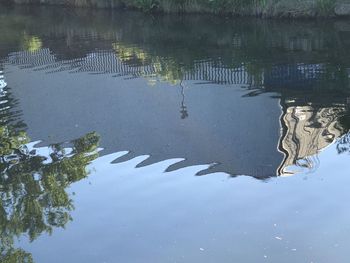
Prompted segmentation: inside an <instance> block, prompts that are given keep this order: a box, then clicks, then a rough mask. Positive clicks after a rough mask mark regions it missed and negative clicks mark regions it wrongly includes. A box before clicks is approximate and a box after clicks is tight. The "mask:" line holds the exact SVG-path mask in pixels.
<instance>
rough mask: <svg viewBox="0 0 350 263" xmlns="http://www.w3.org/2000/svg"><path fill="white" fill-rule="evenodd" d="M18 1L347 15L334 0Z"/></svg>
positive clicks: (254, 13) (184, 10)
mask: <svg viewBox="0 0 350 263" xmlns="http://www.w3.org/2000/svg"><path fill="white" fill-rule="evenodd" d="M8 1H9V2H11V3H21V4H23V3H24V4H53V5H64V6H78V7H93V8H131V9H139V10H143V11H146V12H182V13H225V14H231V15H241V16H242V15H248V16H264V17H315V16H335V15H336V14H339V15H347V14H348V11H349V10H348V8H349V6H348V4H346V3H345V4H344V3H343V1H337V0H40V1H39V0H8Z"/></svg>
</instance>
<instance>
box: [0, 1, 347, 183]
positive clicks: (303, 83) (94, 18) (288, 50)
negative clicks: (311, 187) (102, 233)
mask: <svg viewBox="0 0 350 263" xmlns="http://www.w3.org/2000/svg"><path fill="white" fill-rule="evenodd" d="M3 10H5V11H2V12H3V16H2V17H1V18H0V19H1V24H0V27H1V29H2V32H4V33H3V36H4V38H3V40H2V42H1V43H2V49H1V52H2V54H1V56H2V57H3V58H4V59H5V61H6V62H5V64H6V65H12V66H13V65H15V66H17V67H19V68H21V69H31V70H33V72H40V73H43V72H44V73H48V74H47V75H49V76H48V77H47V80H45V79H42V82H43V83H48V85H54V84H52V83H50V82H49V81H48V80H49V78H50V76H51V78H54V76H53V74H54V73H59V72H60V73H62V72H66V73H67V72H69V73H72V74H76V75H75V76H76V78H77V79H79V76H80V75H81V76H82V73H84V72H87V73H90V74H97V75H100V74H104V75H106V77H107V76H110V77H112V76H113V77H122V78H121V79H123V80H125V79H130V81H133V80H134V79H135V78H141V77H142V78H144V79H146V80H147V83H148V84H149V85H150V86H152V85H155V84H159V83H160V84H161V85H173V86H176V87H178V88H180V89H181V96H179V101H178V102H177V104H176V109H174V111H176V114H177V115H176V116H177V117H178V118H179V113H178V111H179V109H178V107H179V106H178V105H179V104H180V118H179V119H180V120H173V121H168V116H170V115H171V112H170V111H171V109H172V108H171V106H168V105H167V107H165V106H164V107H163V108H161V107H160V106H158V105H159V104H160V103H158V104H157V103H155V102H154V98H153V97H152V95H149V94H148V91H147V92H146V91H144V90H143V91H140V92H141V93H142V92H143V93H142V94H141V93H140V94H135V93H133V91H132V90H133V89H123V90H122V91H120V90H118V89H117V88H116V94H115V95H113V96H115V97H118V96H120V97H123V98H128V99H129V103H126V102H125V100H123V101H117V103H119V104H120V106H118V107H119V108H118V109H116V112H114V114H115V115H116V116H114V118H115V119H113V120H111V121H110V122H107V121H106V123H104V124H103V125H105V126H108V127H112V126H111V125H113V124H112V123H111V122H112V121H113V123H114V122H115V123H118V124H120V127H123V129H124V130H126V134H128V136H125V135H124V136H123V135H121V136H120V137H118V138H117V139H118V140H117V141H118V143H120V145H118V147H117V148H114V149H111V152H113V151H118V150H120V149H127V150H131V151H132V152H134V154H135V155H140V154H150V155H151V157H150V158H149V160H148V161H147V162H145V163H144V164H145V165H146V164H149V163H152V162H156V161H159V160H164V159H169V158H173V157H184V158H186V161H184V162H183V163H182V164H179V165H177V166H174V167H171V168H170V170H171V169H176V168H179V167H180V166H185V165H191V164H199V163H213V162H215V163H218V165H215V166H212V167H211V168H210V169H209V170H208V171H205V172H203V173H202V174H205V173H210V172H215V171H224V172H227V173H229V174H231V175H233V176H235V175H240V174H245V175H251V176H254V177H257V178H267V177H270V176H276V175H290V174H294V173H296V172H298V171H300V170H303V171H305V170H306V171H313V170H315V169H316V168H317V165H318V159H317V154H318V153H319V152H320V151H321V150H322V149H324V148H325V147H326V146H328V145H330V144H332V143H334V142H336V143H338V148H339V153H341V152H345V151H346V150H345V149H347V148H346V147H347V146H346V144H347V139H346V138H347V136H344V135H345V134H346V133H347V132H348V131H349V125H348V124H347V123H348V122H347V119H348V116H349V107H348V104H349V99H348V98H349V97H350V85H349V72H350V56H349V52H347V50H348V49H349V48H350V23H349V22H348V21H333V22H332V21H328V22H322V21H302V22H295V21H261V20H255V19H221V18H218V17H212V16H195V15H193V16H180V17H179V16H176V17H175V16H157V17H151V16H145V15H143V14H140V13H133V12H130V13H129V12H124V13H118V12H103V11H99V12H94V11H91V10H90V11H83V10H75V11H69V10H65V15H64V16H61V15H60V14H61V12H62V11H61V10H60V9H55V8H36V9H35V10H33V9H31V8H15V9H7V10H6V9H3ZM8 14H9V15H8ZM38 18H39V19H38ZM42 21H45V23H43V22H42ZM14 23H15V24H16V26H17V28H18V30H16V31H13V30H11V27H12V25H13V24H14ZM45 81H46V82H45ZM100 81H105V80H100ZM133 85H134V84H133ZM133 85H131V86H133ZM101 86H103V85H101ZM185 86H186V103H185V88H184V87H185ZM222 87H225V89H223V88H222ZM199 88H201V89H202V90H203V92H202V91H199ZM226 88H231V89H232V90H235V89H240V90H241V91H242V90H244V91H245V92H244V93H243V94H240V95H237V94H238V93H235V92H233V91H229V90H228V89H226ZM38 89H39V88H38ZM76 89H79V87H76ZM192 90H193V91H192ZM208 90H210V91H208ZM88 92H91V91H87V90H86V89H84V90H82V91H81V94H82V95H81V96H85V94H86V93H87V94H88V95H89V93H88ZM119 92H120V93H119ZM169 93H170V92H169ZM190 93H191V94H190ZM91 94H92V93H91ZM101 94H102V95H101V96H103V91H102V92H101ZM194 94H195V95H194ZM204 94H205V95H204ZM161 95H162V96H164V97H166V96H165V95H164V93H162V94H161ZM177 95H178V93H177ZM89 96H90V95H89ZM108 96H110V95H108ZM147 96H148V97H147ZM238 96H239V98H238ZM91 97H93V95H91ZM194 97H195V98H194ZM106 98H107V95H106ZM48 99H50V98H48ZM133 99H135V100H136V101H140V103H135V104H133V103H132V101H133ZM148 99H149V100H148ZM52 100H53V99H52ZM67 100H69V98H67ZM159 100H161V98H160V99H159ZM277 100H279V101H278V102H277V103H276V101H277ZM141 102H142V103H141ZM143 102H144V104H143ZM92 103H95V101H92ZM113 103H116V102H115V101H114V102H113ZM113 103H112V104H113ZM72 104H74V103H72ZM276 105H277V106H278V107H276ZM80 106H81V105H80ZM98 107H101V108H103V107H104V104H103V103H101V104H98V105H97V106H96V108H98ZM145 108H148V109H153V110H154V112H161V113H159V114H158V115H157V116H156V117H154V115H152V112H151V110H150V111H145V110H144V109H145ZM188 108H189V109H191V114H189V113H188ZM198 108H200V109H201V110H196V109H198ZM124 109H125V111H123V110H124ZM168 110H169V111H168ZM101 112H102V110H101ZM104 113H105V112H102V113H100V115H98V114H97V113H96V116H95V117H94V116H91V118H95V119H94V121H91V123H98V122H99V121H100V120H101V119H106V117H105V115H106V114H104ZM57 114H59V113H57ZM33 115H34V114H33ZM171 116H172V115H171ZM183 119H187V121H186V125H188V126H186V127H185V128H184V129H183V130H181V129H180V128H179V127H180V126H181V125H184V122H181V121H183ZM131 120H132V121H131ZM145 120H146V121H145ZM67 121H68V119H67ZM133 121H135V122H136V123H138V124H139V126H137V128H135V126H133V124H132V123H133ZM91 123H88V124H86V125H92V124H91ZM159 123H162V125H159ZM113 127H114V129H115V130H114V133H118V131H117V129H119V127H117V126H113ZM154 127H157V131H158V133H157V134H155V135H153V131H152V132H151V129H154ZM102 129H103V128H102ZM93 130H95V129H93ZM146 131H147V132H146ZM48 133H49V132H48ZM130 133H131V134H132V135H133V136H129V134H130ZM194 134H195V135H194ZM113 136H115V135H114V134H113V135H112V132H111V133H110V134H106V135H105V136H104V138H106V140H108V137H111V138H114V137H113ZM155 138H156V139H155ZM111 141H112V139H111ZM169 145H170V146H169Z"/></svg>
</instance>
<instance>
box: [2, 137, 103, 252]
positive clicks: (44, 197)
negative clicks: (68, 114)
mask: <svg viewBox="0 0 350 263" xmlns="http://www.w3.org/2000/svg"><path fill="white" fill-rule="evenodd" d="M98 142H99V137H98V135H97V134H96V133H89V134H87V135H85V136H84V137H82V138H80V139H77V140H74V141H72V148H63V147H62V145H59V144H56V145H52V146H50V147H49V150H50V154H49V156H43V155H40V154H37V153H36V150H30V149H29V148H28V146H22V147H21V149H20V150H19V149H12V152H11V153H10V155H11V156H12V157H11V159H10V160H13V159H16V162H12V161H11V162H6V160H7V158H6V157H7V156H3V161H2V169H1V174H0V187H1V193H0V230H1V252H2V255H4V254H6V253H7V252H8V250H9V249H11V245H12V243H13V237H14V236H19V235H21V234H23V233H27V234H28V236H29V238H30V240H34V239H35V238H36V237H37V236H38V235H40V234H41V233H43V232H48V233H51V232H52V228H53V227H64V226H65V224H66V223H67V222H68V221H69V220H70V216H69V211H71V210H72V209H73V204H72V200H71V199H70V198H69V196H68V194H67V193H66V191H65V189H66V188H67V187H68V186H69V185H70V184H71V183H73V182H76V181H79V180H81V179H83V178H85V177H86V176H87V175H88V172H87V170H86V166H87V165H88V164H89V162H91V161H92V160H93V159H95V158H96V157H97V152H96V149H97V145H98ZM13 156H17V158H14V157H13Z"/></svg>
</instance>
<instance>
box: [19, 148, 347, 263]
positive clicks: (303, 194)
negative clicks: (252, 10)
mask: <svg viewBox="0 0 350 263" xmlns="http://www.w3.org/2000/svg"><path fill="white" fill-rule="evenodd" d="M121 154H124V153H116V154H112V155H107V156H104V157H101V158H98V159H97V160H95V161H94V162H93V163H92V164H91V165H90V167H89V169H90V170H91V171H93V172H92V174H91V175H90V176H89V177H88V178H87V179H86V180H83V181H81V182H78V183H76V184H74V185H73V186H72V187H71V189H70V191H71V193H73V192H74V193H75V195H74V196H72V197H73V199H74V204H75V207H76V209H75V211H74V212H73V213H72V217H73V219H74V220H73V221H72V222H71V223H69V224H68V225H67V230H66V231H64V230H55V231H54V233H53V235H52V236H51V237H47V236H41V237H40V238H39V239H38V240H36V241H35V242H33V243H32V244H28V243H26V242H25V241H24V240H23V241H22V242H20V245H21V246H23V248H24V249H26V250H28V251H30V252H32V253H33V255H34V259H36V260H37V262H48V261H50V262H52V263H54V262H135V263H137V262H144V260H145V259H147V260H149V262H214V261H215V262H265V261H266V262H276V263H279V262H281V258H283V262H286V263H289V262H290V263H295V262H320V263H328V262H346V261H347V259H348V258H349V256H350V254H349V251H348V246H347V245H348V243H349V241H350V240H349V236H350V235H349V234H350V228H349V227H348V222H349V220H350V213H349V209H348V204H347V202H346V200H347V199H348V185H349V184H350V177H349V176H348V172H347V169H346V167H347V164H348V158H349V156H348V155H347V154H343V155H338V154H337V151H336V146H335V145H332V146H330V147H328V148H327V149H326V150H325V151H324V152H322V154H321V155H320V157H319V158H320V163H321V165H320V167H319V169H318V171H317V172H316V173H315V174H312V175H308V176H307V177H306V176H305V177H304V176H303V175H300V176H295V177H288V178H275V179H270V181H268V183H263V182H261V181H258V180H254V179H251V178H249V177H238V178H235V179H229V177H228V176H227V175H225V174H223V173H216V174H213V175H212V176H205V177H195V176H193V175H194V174H195V173H196V172H198V171H199V170H201V169H203V168H205V166H192V167H186V168H183V169H180V170H177V171H173V172H169V173H163V171H164V170H165V169H166V167H167V166H168V165H169V164H171V163H173V162H176V161H178V160H167V161H164V162H160V163H156V164H153V165H150V166H147V167H142V168H135V166H136V165H137V164H138V163H139V162H141V161H142V160H143V159H144V158H145V157H142V156H141V157H137V158H135V159H132V160H129V161H127V162H123V163H117V164H110V161H112V160H113V159H115V158H116V157H118V156H120V155H121ZM335 170H336V172H335ZM43 247H45V249H43ZM62 251H64V253H62ZM133 251H137V253H133ZM52 255H60V256H59V257H52Z"/></svg>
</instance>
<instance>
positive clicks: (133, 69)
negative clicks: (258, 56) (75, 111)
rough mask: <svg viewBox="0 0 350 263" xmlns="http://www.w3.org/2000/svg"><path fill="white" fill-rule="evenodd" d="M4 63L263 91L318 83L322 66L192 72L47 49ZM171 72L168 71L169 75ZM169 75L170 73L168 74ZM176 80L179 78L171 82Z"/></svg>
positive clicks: (197, 67) (209, 66)
mask: <svg viewBox="0 0 350 263" xmlns="http://www.w3.org/2000/svg"><path fill="white" fill-rule="evenodd" d="M8 62H9V63H11V64H15V65H19V66H21V67H23V68H35V70H44V71H46V72H48V73H53V72H60V71H69V72H89V73H96V74H116V75H117V76H130V77H140V76H145V77H147V76H148V77H151V76H160V77H161V76H162V75H166V74H167V73H169V71H171V70H174V71H177V72H179V71H181V74H173V75H174V77H175V78H182V80H194V81H196V80H198V81H208V82H214V83H221V84H239V85H243V86H255V87H261V86H265V87H266V88H275V87H278V88H280V87H285V88H289V87H290V88H295V87H306V86H308V85H310V84H312V83H315V81H317V80H319V79H320V78H321V77H322V74H323V73H324V66H323V65H322V64H295V65H275V66H273V67H272V68H271V69H268V70H267V69H261V72H260V73H254V74H253V73H250V72H249V70H247V67H245V66H244V65H242V66H238V67H227V66H225V65H223V64H222V63H221V62H220V61H212V60H204V61H194V64H193V67H192V69H188V70H185V71H184V70H183V69H182V68H181V66H179V65H176V64H175V65H174V63H171V65H170V64H167V63H168V62H167V60H166V59H164V60H162V61H161V62H158V61H157V62H152V61H148V62H138V61H136V62H135V61H133V60H128V61H125V60H122V59H120V58H119V57H118V56H117V55H116V53H115V52H113V51H104V52H95V53H89V54H87V55H86V56H85V57H83V58H78V59H71V60H58V59H57V58H56V56H55V55H54V54H52V53H51V52H50V50H49V49H47V48H46V49H40V50H38V51H35V52H28V51H21V52H16V53H12V54H10V56H9V57H8ZM170 73H171V72H170ZM170 75H171V74H170ZM173 80H180V79H173Z"/></svg>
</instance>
